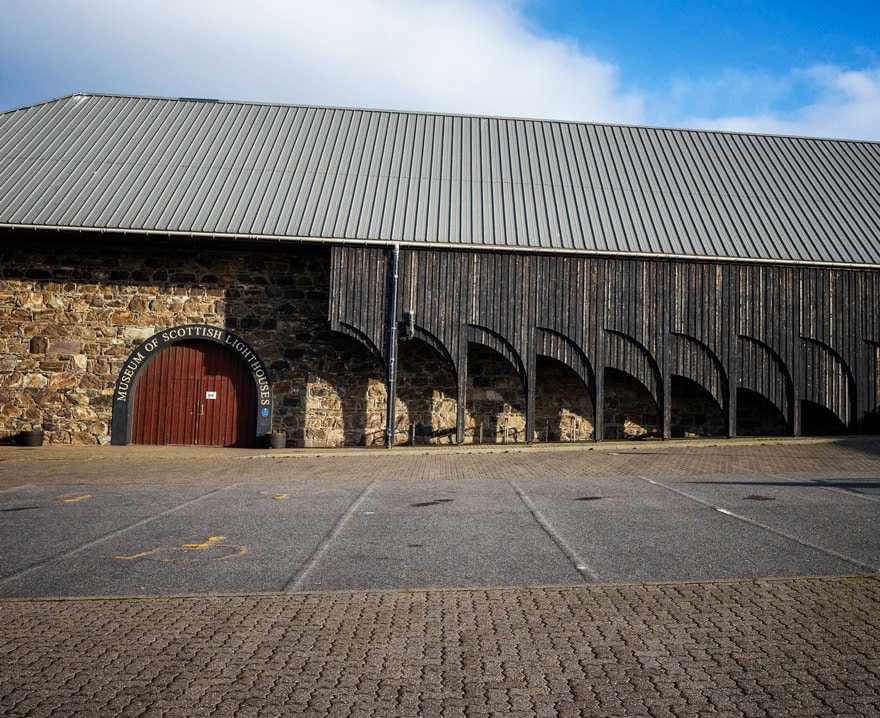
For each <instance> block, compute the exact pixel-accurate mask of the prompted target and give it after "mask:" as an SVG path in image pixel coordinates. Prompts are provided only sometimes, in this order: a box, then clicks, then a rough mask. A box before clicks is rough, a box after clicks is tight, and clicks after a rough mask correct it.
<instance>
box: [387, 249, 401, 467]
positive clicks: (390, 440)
mask: <svg viewBox="0 0 880 718" xmlns="http://www.w3.org/2000/svg"><path fill="white" fill-rule="evenodd" d="M399 259H400V245H399V244H394V245H393V246H392V252H391V282H390V284H391V287H390V289H389V291H390V292H391V296H390V297H389V301H388V366H387V372H386V374H385V386H386V390H387V394H388V408H387V409H386V411H385V447H386V448H388V449H390V448H391V447H392V446H394V434H395V429H396V428H397V426H396V424H397V422H396V420H395V412H394V404H395V403H396V400H397V264H398V261H399Z"/></svg>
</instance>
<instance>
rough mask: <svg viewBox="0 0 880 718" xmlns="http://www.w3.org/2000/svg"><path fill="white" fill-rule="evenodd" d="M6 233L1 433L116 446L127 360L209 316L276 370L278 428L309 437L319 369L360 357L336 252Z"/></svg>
mask: <svg viewBox="0 0 880 718" xmlns="http://www.w3.org/2000/svg"><path fill="white" fill-rule="evenodd" d="M3 240H4V241H3V246H4V249H3V250H2V251H0V405H2V409H0V411H2V417H0V419H2V420H0V440H2V439H3V438H4V437H6V438H8V437H10V436H13V435H15V434H17V433H18V432H21V431H26V430H30V429H32V428H42V429H44V430H45V432H46V438H47V441H49V442H53V443H78V444H106V443H108V442H109V441H110V433H109V431H110V420H111V414H112V405H111V403H112V394H113V389H114V386H115V382H116V378H117V377H118V375H119V371H120V369H121V367H122V365H123V364H124V362H125V360H126V358H127V357H128V355H129V354H130V353H131V352H132V350H133V349H134V348H135V347H136V346H137V345H138V344H139V343H140V342H141V341H143V340H144V339H146V338H147V337H149V336H151V335H152V334H154V333H156V332H157V331H160V330H161V329H163V328H167V327H171V326H176V325H181V324H190V323H199V324H209V325H212V326H218V327H223V328H225V329H228V330H230V331H233V332H235V333H236V334H238V335H239V336H241V337H242V338H244V339H245V340H246V341H248V343H250V344H251V346H253V347H254V349H255V350H256V351H257V352H258V353H259V354H260V356H261V358H262V359H263V361H264V362H265V363H266V365H267V366H268V367H270V369H271V374H272V377H271V379H272V383H273V387H274V410H275V416H274V424H275V426H277V427H278V428H284V429H287V430H288V431H289V432H290V434H291V435H292V436H294V437H296V436H299V437H302V439H303V440H304V438H305V436H306V433H307V432H306V426H305V416H306V411H305V409H306V404H307V397H308V395H309V390H308V381H309V378H310V377H311V376H312V375H313V374H317V375H318V376H320V375H321V374H322V370H323V369H325V367H328V366H329V365H331V364H332V365H333V367H332V370H333V371H339V369H340V368H344V367H345V365H346V363H347V362H348V361H349V357H348V356H347V355H346V352H347V350H349V349H350V348H351V347H350V345H348V344H344V343H341V342H340V341H339V338H338V337H337V336H336V335H335V334H333V333H332V332H330V330H329V326H328V322H327V318H326V317H327V292H328V285H329V282H328V277H329V274H328V273H329V253H328V252H327V251H326V250H318V251H313V250H304V249H303V248H297V249H296V250H295V251H289V252H285V251H284V250H279V249H278V248H273V249H272V251H271V252H270V251H264V250H261V249H260V248H254V249H251V250H248V251H246V252H245V251H242V250H240V249H225V250H217V249H214V248H207V247H200V248H199V247H196V248H192V247H187V248H186V249H185V250H183V249H177V248H175V247H174V246H173V244H164V245H163V244H149V243H144V240H137V242H135V240H131V241H130V243H129V245H128V246H118V245H113V244H110V243H106V244H94V243H91V244H89V243H86V242H85V241H84V239H83V237H82V236H79V235H78V236H73V237H59V238H58V239H55V241H49V240H46V239H44V238H40V237H38V236H36V235H31V234H29V233H24V232H20V233H8V234H6V235H4V237H3ZM65 240H66V241H65ZM136 243H140V244H141V246H139V247H136V246H134V245H135V244H136ZM341 376H343V377H345V372H344V371H342V373H341ZM342 383H343V387H342V389H343V391H345V386H344V383H345V379H343V382H342ZM318 433H320V431H319V432H318Z"/></svg>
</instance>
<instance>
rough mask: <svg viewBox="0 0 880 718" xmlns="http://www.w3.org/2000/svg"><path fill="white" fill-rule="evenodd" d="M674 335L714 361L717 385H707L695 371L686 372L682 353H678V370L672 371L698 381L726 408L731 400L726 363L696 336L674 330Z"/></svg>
mask: <svg viewBox="0 0 880 718" xmlns="http://www.w3.org/2000/svg"><path fill="white" fill-rule="evenodd" d="M672 335H673V336H674V337H676V339H677V340H683V341H684V342H685V343H686V346H687V345H689V346H692V347H693V348H694V349H696V350H697V351H698V352H700V353H701V354H702V355H703V356H705V357H707V358H708V359H709V361H710V362H711V363H712V367H713V368H714V370H715V372H716V377H717V387H715V388H712V387H708V386H706V385H705V383H704V381H703V378H702V377H699V376H695V375H694V373H693V372H691V373H688V374H686V373H684V367H683V366H682V362H681V359H682V357H681V355H680V354H679V353H676V367H675V368H676V369H677V371H674V372H672V373H673V374H677V375H678V376H682V377H684V378H685V379H690V380H691V381H693V382H696V383H697V384H699V385H700V386H702V387H703V388H704V389H705V390H706V391H708V392H709V393H710V394H711V395H712V396H713V397H714V399H715V401H717V402H718V405H719V406H720V407H721V408H722V410H723V409H724V407H725V405H726V402H727V401H728V400H729V397H728V390H727V372H726V371H725V370H724V364H722V362H721V359H719V358H718V355H717V354H715V352H714V351H712V349H710V348H709V346H708V345H707V344H705V343H704V342H701V341H700V340H699V339H697V338H696V337H694V336H691V335H690V334H685V333H684V332H672Z"/></svg>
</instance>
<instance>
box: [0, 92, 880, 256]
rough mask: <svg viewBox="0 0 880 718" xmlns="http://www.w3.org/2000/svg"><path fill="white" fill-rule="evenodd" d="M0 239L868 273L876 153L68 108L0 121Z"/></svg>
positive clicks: (535, 124) (322, 113) (618, 130)
mask: <svg viewBox="0 0 880 718" xmlns="http://www.w3.org/2000/svg"><path fill="white" fill-rule="evenodd" d="M0 226H7V227H9V226H15V227H57V228H79V229H94V230H101V231H113V230H120V231H143V232H163V233H181V234H208V235H216V236H247V237H268V238H278V239H284V238H296V239H315V240H346V241H349V240H350V241H366V242H370V241H375V242H386V241H399V242H410V243H416V244H418V243H424V244H426V245H432V246H434V245H442V246H459V247H475V246H476V247H488V248H499V249H503V248H520V249H535V250H547V251H553V250H559V251H582V252H614V253H637V254H649V255H665V256H670V255H671V256H693V257H706V258H713V257H717V258H728V259H744V260H764V261H797V262H815V263H845V264H860V265H869V266H880V144H878V143H871V142H847V141H840V140H823V139H808V138H796V137H778V136H769V135H747V134H735V133H722V132H700V131H693V130H670V129H656V128H646V127H629V126H617V125H597V124H583V123H565V122H550V121H539V120H518V119H501V118H492V117H468V116H462V115H442V114H425V113H408V112H385V111H376V110H357V109H338V108H320V107H304V106H285V105H268V104H248V103H235V102H215V101H198V100H185V99H163V98H143V97H123V96H108V95H72V96H69V97H65V98H61V99H58V100H53V101H50V102H46V103H42V104H39V105H34V106H31V107H25V108H22V109H18V110H13V111H9V112H5V113H2V114H0Z"/></svg>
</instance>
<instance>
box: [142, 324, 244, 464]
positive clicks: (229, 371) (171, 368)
mask: <svg viewBox="0 0 880 718" xmlns="http://www.w3.org/2000/svg"><path fill="white" fill-rule="evenodd" d="M133 405H134V406H133V411H132V423H131V442H132V443H133V444H163V445H164V444H185V445H198V446H238V447H250V446H253V444H254V440H255V437H256V415H257V390H256V386H255V385H254V380H253V375H252V372H251V368H250V367H249V366H248V365H247V364H246V363H245V362H244V361H243V360H242V359H241V357H240V356H238V355H237V354H236V352H235V351H233V350H231V349H229V348H227V347H226V346H224V345H223V344H218V343H217V342H214V341H206V340H204V339H192V340H186V341H181V342H177V343H175V344H171V345H170V346H168V347H167V348H165V349H164V350H162V351H160V352H158V353H157V354H156V355H155V356H154V357H153V359H152V360H151V361H150V362H149V363H148V364H147V365H146V366H145V367H144V369H143V371H142V372H141V374H140V377H139V379H138V382H137V386H136V387H135V390H134V396H133Z"/></svg>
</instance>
